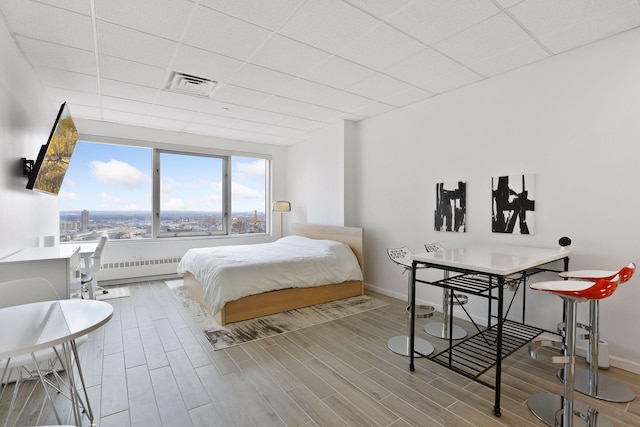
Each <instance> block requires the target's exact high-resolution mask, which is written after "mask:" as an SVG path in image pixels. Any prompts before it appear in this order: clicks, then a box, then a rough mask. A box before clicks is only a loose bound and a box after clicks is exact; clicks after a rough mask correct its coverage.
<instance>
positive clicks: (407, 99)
mask: <svg viewBox="0 0 640 427" xmlns="http://www.w3.org/2000/svg"><path fill="white" fill-rule="evenodd" d="M433 95H434V94H433V93H431V92H427V91H426V90H422V89H418V88H417V87H411V88H409V89H407V90H405V91H403V92H398V93H395V94H393V95H391V96H388V97H386V98H384V99H383V100H382V101H383V102H384V103H385V104H389V105H393V106H396V107H403V106H405V105H409V104H413V103H415V102H418V101H422V100H423V99H427V98H431V97H432V96H433Z"/></svg>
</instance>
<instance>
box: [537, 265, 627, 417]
mask: <svg viewBox="0 0 640 427" xmlns="http://www.w3.org/2000/svg"><path fill="white" fill-rule="evenodd" d="M619 283H620V276H619V275H617V274H616V275H615V276H614V277H612V278H606V279H599V280H597V281H595V282H587V281H580V280H556V281H548V282H537V283H532V284H531V285H529V287H530V288H531V289H535V290H539V291H546V292H551V293H553V294H555V295H558V296H559V297H560V298H562V299H563V302H564V307H565V313H566V328H565V337H564V341H563V342H559V341H552V340H536V341H533V342H532V343H531V344H530V345H529V354H530V355H531V357H532V358H534V359H537V360H545V361H550V362H552V363H562V364H564V370H563V376H564V378H563V379H564V394H563V395H562V396H558V395H554V394H545V393H541V394H534V395H532V396H530V397H529V399H528V400H527V405H528V406H529V409H530V410H531V412H533V414H534V415H535V416H536V417H538V418H539V419H540V420H541V421H543V422H544V423H546V424H548V425H550V426H562V427H573V423H574V421H577V422H579V423H584V425H586V426H589V427H596V426H613V424H611V421H609V419H608V418H606V417H605V416H603V415H601V414H598V412H597V411H596V410H595V409H593V408H591V407H589V406H587V405H586V404H584V403H582V402H574V400H573V395H574V382H575V351H576V342H575V339H576V327H577V322H576V316H575V315H576V309H577V305H578V303H579V302H583V301H591V300H600V299H603V298H607V297H609V296H610V295H611V294H613V292H614V291H615V290H616V288H617V287H618V284H619ZM544 347H547V348H549V347H550V348H555V349H562V350H563V353H564V355H563V356H552V357H547V356H543V355H542V354H539V350H541V349H542V348H544Z"/></svg>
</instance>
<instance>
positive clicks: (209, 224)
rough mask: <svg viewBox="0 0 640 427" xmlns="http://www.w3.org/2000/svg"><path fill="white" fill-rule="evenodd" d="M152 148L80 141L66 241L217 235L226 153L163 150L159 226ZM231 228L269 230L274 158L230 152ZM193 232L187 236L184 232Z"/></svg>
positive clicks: (68, 188) (65, 211)
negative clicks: (269, 188)
mask: <svg viewBox="0 0 640 427" xmlns="http://www.w3.org/2000/svg"><path fill="white" fill-rule="evenodd" d="M152 158H153V150H152V149H151V148H146V147H132V146H121V145H113V144H100V143H93V142H85V141H78V143H77V145H76V148H75V151H74V153H73V156H72V158H71V162H70V164H69V168H68V170H67V174H66V176H65V179H64V182H63V185H62V188H61V191H60V194H59V210H60V240H61V241H82V240H94V239H96V238H97V236H99V235H100V234H101V233H105V232H107V233H109V235H110V237H111V238H113V239H139V238H151V237H153V236H154V233H157V234H158V235H160V234H162V235H167V234H169V235H187V234H193V233H196V234H203V233H204V234H218V233H224V232H225V230H226V225H225V218H224V216H223V200H224V196H223V194H224V188H223V186H224V185H223V182H224V164H225V157H215V156H208V155H200V154H191V153H178V152H168V151H161V152H160V153H159V176H160V182H159V187H160V191H159V202H160V211H159V213H158V214H159V218H160V223H159V229H158V230H156V231H155V232H154V230H153V221H152V215H153V209H152V206H153V197H154V196H153V193H154V191H153V167H154V166H153V160H152ZM230 161H231V171H230V177H231V194H230V200H231V206H230V207H229V208H230V212H229V214H230V215H231V222H230V223H229V228H230V229H229V231H228V232H229V233H232V234H238V233H265V232H266V231H267V230H266V221H265V220H266V203H267V199H266V189H267V177H266V173H267V160H265V159H260V158H245V157H236V156H232V157H230ZM185 233H186V234H185Z"/></svg>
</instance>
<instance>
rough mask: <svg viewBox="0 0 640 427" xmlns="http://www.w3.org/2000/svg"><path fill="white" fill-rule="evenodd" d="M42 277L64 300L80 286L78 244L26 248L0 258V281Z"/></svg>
mask: <svg viewBox="0 0 640 427" xmlns="http://www.w3.org/2000/svg"><path fill="white" fill-rule="evenodd" d="M28 277H44V278H45V279H47V280H48V281H49V282H51V284H52V285H53V287H54V288H55V289H56V291H57V292H58V295H60V298H63V299H67V298H69V297H70V295H71V292H75V291H77V290H78V289H79V288H80V246H74V245H64V246H52V247H44V248H27V249H22V250H21V251H18V252H16V253H15V254H13V255H9V256H8V257H6V258H3V259H0V282H7V281H9V280H16V279H24V278H28Z"/></svg>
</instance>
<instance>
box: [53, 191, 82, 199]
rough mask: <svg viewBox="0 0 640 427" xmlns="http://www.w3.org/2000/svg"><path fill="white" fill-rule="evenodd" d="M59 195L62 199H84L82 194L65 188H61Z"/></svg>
mask: <svg viewBox="0 0 640 427" xmlns="http://www.w3.org/2000/svg"><path fill="white" fill-rule="evenodd" d="M58 197H59V198H60V199H62V200H82V196H80V195H79V194H78V193H72V192H70V191H65V190H60V193H59V194H58Z"/></svg>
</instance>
